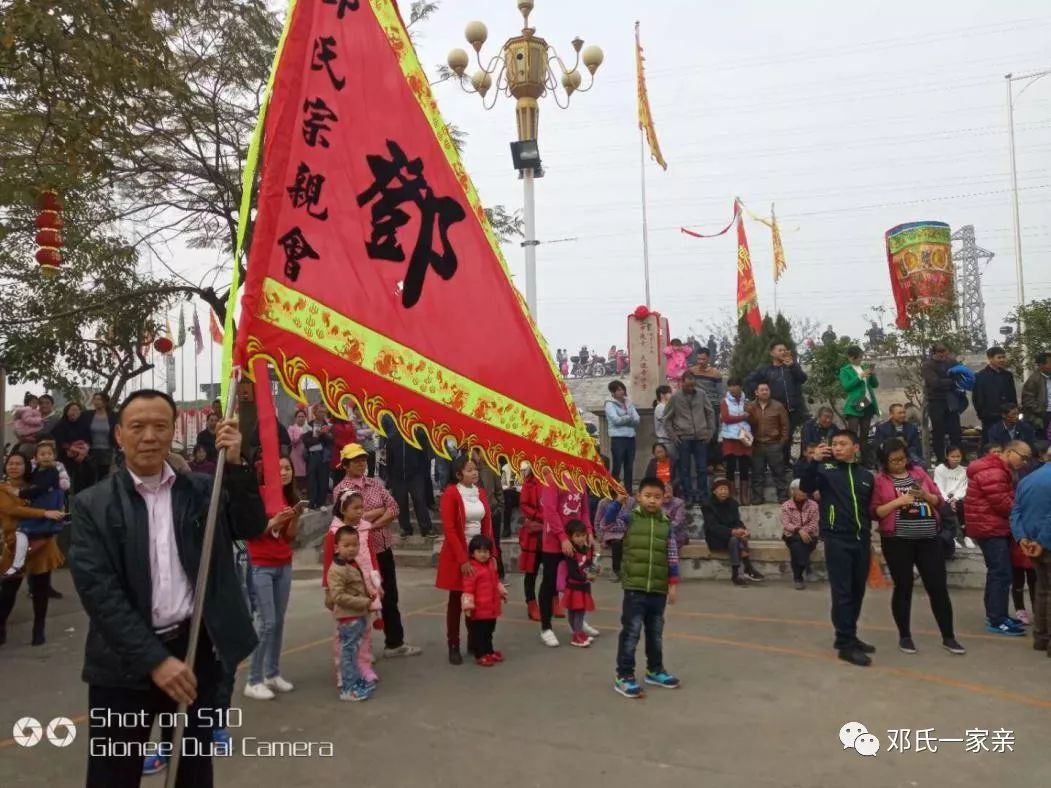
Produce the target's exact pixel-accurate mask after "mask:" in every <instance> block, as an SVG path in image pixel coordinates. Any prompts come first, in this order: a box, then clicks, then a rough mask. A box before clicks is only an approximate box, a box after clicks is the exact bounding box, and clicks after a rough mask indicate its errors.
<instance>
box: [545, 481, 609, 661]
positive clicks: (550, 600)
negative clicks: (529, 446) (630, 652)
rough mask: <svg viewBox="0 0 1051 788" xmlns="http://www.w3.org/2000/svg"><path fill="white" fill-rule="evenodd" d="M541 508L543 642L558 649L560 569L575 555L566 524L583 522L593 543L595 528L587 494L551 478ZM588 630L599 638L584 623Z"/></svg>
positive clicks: (592, 635)
mask: <svg viewBox="0 0 1051 788" xmlns="http://www.w3.org/2000/svg"><path fill="white" fill-rule="evenodd" d="M540 508H541V511H542V512H543V516H544V532H543V533H544V536H543V541H542V543H541V553H540V564H541V566H542V567H543V569H544V577H543V579H542V580H541V581H540V594H539V599H538V602H539V603H540V640H541V642H543V644H544V645H545V646H550V647H552V648H554V647H555V646H557V645H558V638H557V637H555V633H554V630H552V629H551V618H552V616H558V617H559V618H562V617H564V616H565V613H564V611H562V609H561V605H559V604H558V601H557V599H556V596H557V580H558V567H559V565H560V564H561V563H562V560H563V556H566V557H571V556H572V555H573V545H572V543H571V542H570V541H569V536H567V534H566V524H567V523H568V522H569V521H570V520H580V521H581V522H582V523H584V525H585V526H586V527H587V531H588V536H589V540H590V541H591V542H592V543H593V542H594V529H593V528H592V526H591V515H590V514H589V512H588V496H587V493H584V492H581V491H580V490H578V489H577V488H576V487H574V486H570V488H569V489H568V490H562V489H559V487H558V486H557V485H556V484H555V483H554V482H553V481H551V480H550V479H549V480H548V484H547V486H546V487H544V489H543V492H541V494H540ZM584 631H585V632H586V633H587V634H588V635H590V636H591V637H597V636H598V630H597V629H595V628H594V627H592V626H590V625H589V624H588V623H587V622H586V621H585V622H584Z"/></svg>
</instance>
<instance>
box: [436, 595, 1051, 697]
mask: <svg viewBox="0 0 1051 788" xmlns="http://www.w3.org/2000/svg"><path fill="white" fill-rule="evenodd" d="M599 609H600V610H608V608H599ZM617 612H619V611H617ZM421 615H425V616H430V617H435V618H438V617H441V618H444V614H441V613H437V612H435V613H423V614H421ZM501 620H502V621H504V622H506V623H508V624H518V625H520V626H522V625H525V626H531V627H535V626H536V625H537V622H535V621H531V620H530V619H523V618H505V619H501ZM592 626H594V624H592ZM596 629H599V630H602V631H605V632H619V631H620V628H619V627H606V626H600V627H596ZM664 636H665V637H668V638H674V639H676V640H688V641H692V642H695V643H708V644H711V645H714V646H728V647H730V648H739V649H744V650H746V651H757V652H760V653H764V654H777V655H779V656H789V657H800V658H802V659H806V660H809V661H813V660H815V659H819V660H822V661H823V662H831V663H836V664H838V663H839V662H840V660H839V658H838V657H836V656H833V655H832V654H828V653H826V652H821V651H807V650H805V649H799V648H791V647H788V646H771V645H767V644H765V643H753V642H751V641H747V640H732V639H730V638H719V637H712V636H710V635H694V634H691V633H688V632H670V631H668V630H665V632H664ZM844 667H847V666H844ZM867 670H870V671H875V672H877V673H883V674H886V675H889V676H896V677H898V678H905V679H911V680H913V681H919V682H922V683H926V684H937V685H940V686H943V687H949V688H951V689H957V690H962V691H964V692H969V693H971V694H972V695H982V696H985V697H988V698H997V699H999V700H1003V701H1007V702H1009V703H1017V704H1019V705H1023V706H1032V707H1034V708H1037V709H1051V700H1047V699H1045V698H1037V697H1033V696H1031V695H1023V694H1021V693H1018V692H1011V691H1009V690H1004V689H1001V688H999V687H994V686H991V685H988V684H979V683H977V682H972V681H959V680H957V679H951V678H948V677H946V676H942V675H939V674H937V673H924V672H922V671H918V670H908V669H906V668H895V667H890V666H887V665H879V664H873V665H871V666H870V667H869V668H867Z"/></svg>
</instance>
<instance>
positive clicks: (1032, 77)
mask: <svg viewBox="0 0 1051 788" xmlns="http://www.w3.org/2000/svg"><path fill="white" fill-rule="evenodd" d="M1048 74H1051V69H1048V70H1046V71H1034V72H1033V73H1031V74H1020V75H1018V76H1015V75H1014V74H1005V75H1004V82H1005V83H1006V84H1007V139H1008V143H1009V146H1010V150H1011V209H1012V211H1013V214H1014V246H1015V279H1016V284H1017V288H1018V334H1019V336H1021V335H1022V333H1023V329H1024V326H1023V325H1022V307H1023V306H1025V278H1024V276H1023V274H1022V222H1021V219H1020V217H1019V210H1018V166H1017V164H1016V162H1015V114H1014V100H1015V95H1014V85H1013V83H1015V82H1019V81H1022V80H1026V81H1028V82H1029V84H1028V85H1026V86H1025V87H1024V88H1022V89H1021V90H1020V91H1019V92H1018V95H1019V96H1021V95H1022V93H1024V92H1025V90H1026V88H1028V87H1029V85H1032V84H1033V82H1036V80H1038V79H1041V78H1042V77H1046V76H1047V75H1048ZM1022 363H1023V364H1024V363H1025V345H1024V344H1023V345H1022Z"/></svg>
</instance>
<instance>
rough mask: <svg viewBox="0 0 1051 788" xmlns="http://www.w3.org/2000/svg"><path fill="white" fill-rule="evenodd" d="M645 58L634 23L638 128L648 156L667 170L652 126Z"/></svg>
mask: <svg viewBox="0 0 1051 788" xmlns="http://www.w3.org/2000/svg"><path fill="white" fill-rule="evenodd" d="M645 61H646V58H645V57H643V55H642V42H641V41H640V40H639V23H638V22H636V23H635V73H636V76H637V79H638V100H639V128H640V129H642V131H643V132H644V133H645V134H646V141H647V142H648V143H649V144H650V155H651V156H652V157H653V160H654V161H656V162H657V164H659V165H660V166H661V168H662V169H665V170H666V169H668V162H666V161H665V160H664V155H663V154H662V153H661V144H660V142H658V141H657V129H656V128H654V126H653V113H652V112H650V96H649V93H648V92H647V90H646V67H645V65H644V63H645Z"/></svg>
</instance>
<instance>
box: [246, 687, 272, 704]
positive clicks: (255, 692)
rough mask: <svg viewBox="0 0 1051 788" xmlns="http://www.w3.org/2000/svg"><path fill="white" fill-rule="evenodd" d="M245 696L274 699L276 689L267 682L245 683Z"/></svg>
mask: <svg viewBox="0 0 1051 788" xmlns="http://www.w3.org/2000/svg"><path fill="white" fill-rule="evenodd" d="M245 697H246V698H251V699H252V700H273V699H274V691H273V690H271V689H270V688H269V687H268V686H266V685H265V684H245Z"/></svg>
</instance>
